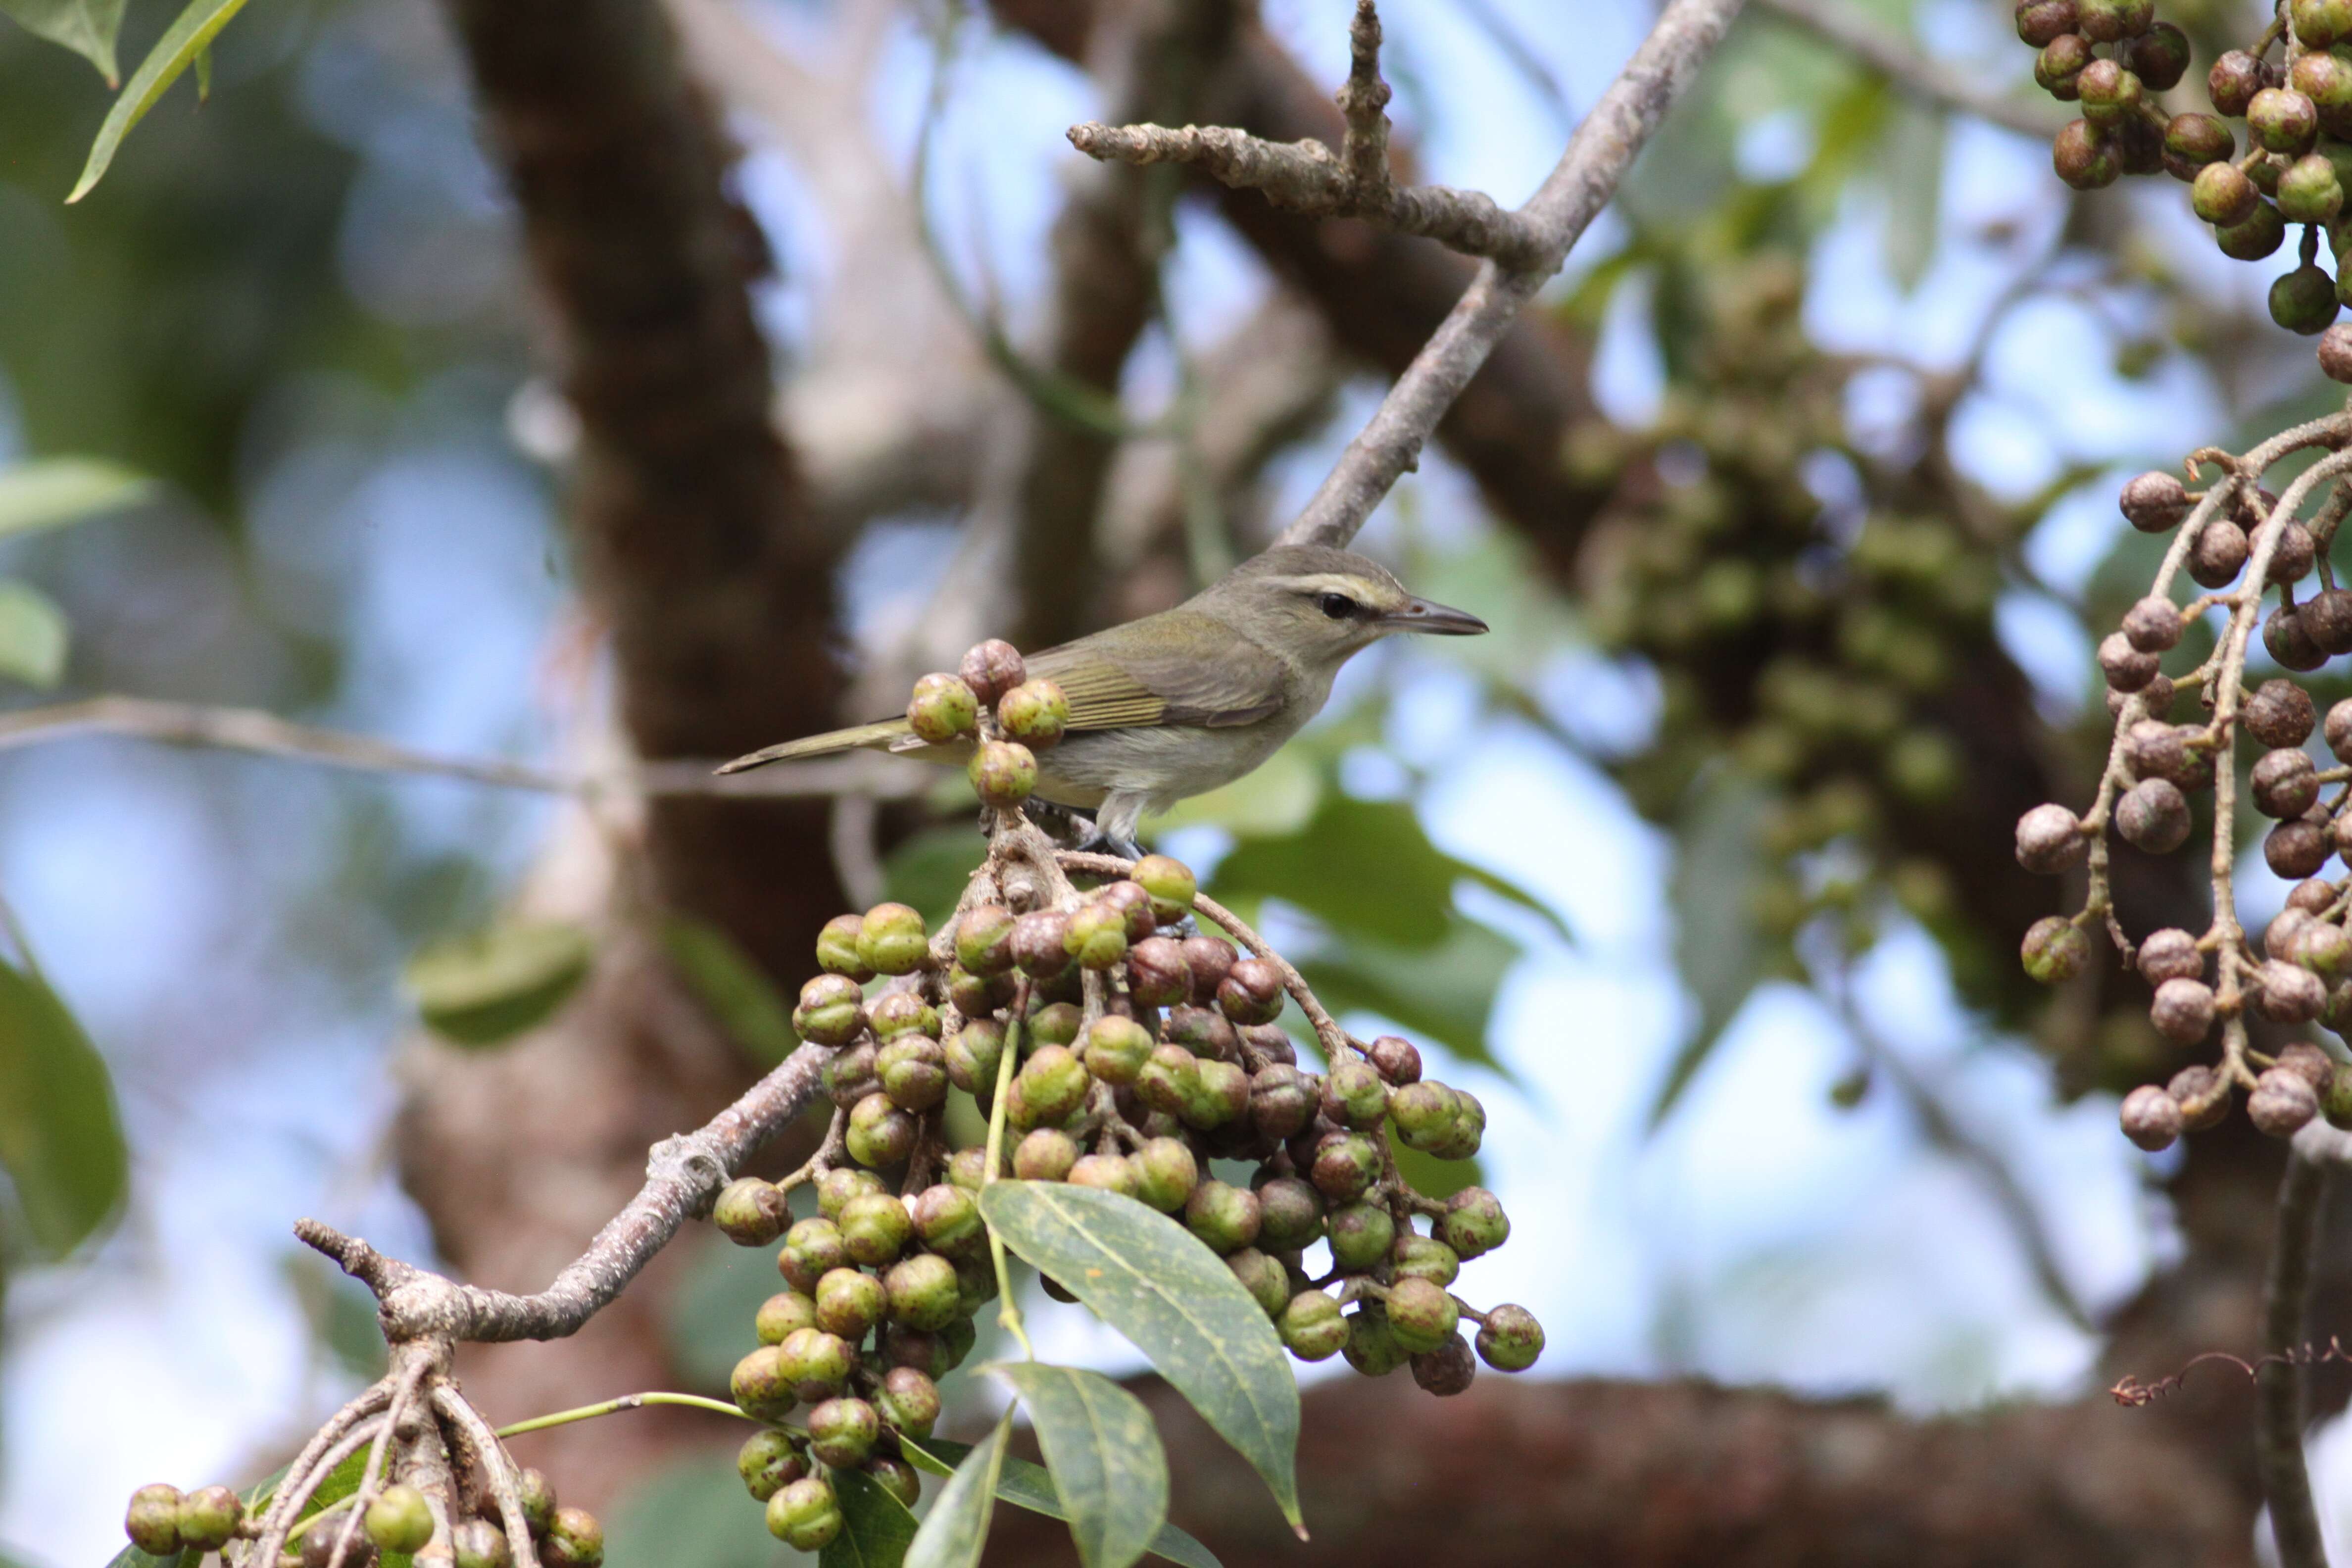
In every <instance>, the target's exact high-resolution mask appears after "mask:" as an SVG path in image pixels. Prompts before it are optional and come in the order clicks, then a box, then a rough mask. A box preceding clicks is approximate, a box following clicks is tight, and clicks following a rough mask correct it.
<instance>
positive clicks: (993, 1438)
mask: <svg viewBox="0 0 2352 1568" xmlns="http://www.w3.org/2000/svg"><path fill="white" fill-rule="evenodd" d="M1012 1425H1013V1413H1012V1412H1011V1411H1009V1410H1008V1411H1006V1412H1005V1413H1004V1416H1003V1419H1002V1420H1000V1421H998V1422H997V1424H996V1427H995V1430H993V1431H992V1432H990V1433H989V1435H988V1436H986V1437H985V1438H983V1439H982V1440H981V1442H980V1444H979V1446H978V1447H974V1448H973V1449H972V1450H971V1452H970V1453H967V1454H966V1455H965V1456H964V1458H963V1462H962V1463H961V1464H960V1465H958V1466H956V1468H955V1474H954V1475H953V1476H952V1477H950V1479H949V1480H948V1484H947V1485H946V1486H944V1487H941V1488H940V1495H939V1497H938V1498H937V1499H936V1500H934V1501H933V1502H932V1504H931V1511H930V1515H929V1518H927V1519H925V1520H924V1521H923V1527H922V1529H920V1530H919V1531H916V1532H915V1543H914V1544H913V1545H912V1546H910V1547H908V1549H907V1558H906V1561H907V1568H976V1565H977V1564H978V1563H979V1562H980V1554H981V1552H982V1550H984V1549H985V1548H986V1547H987V1545H988V1519H989V1515H990V1514H991V1513H992V1512H993V1511H994V1504H995V1499H996V1488H997V1482H998V1479H999V1478H1000V1476H1001V1475H1002V1474H1003V1468H1004V1437H1005V1433H1006V1431H1007V1429H1009V1428H1010V1427H1011V1426H1012Z"/></svg>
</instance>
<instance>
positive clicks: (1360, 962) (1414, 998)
mask: <svg viewBox="0 0 2352 1568" xmlns="http://www.w3.org/2000/svg"><path fill="white" fill-rule="evenodd" d="M1518 956H1519V950H1518V949H1517V947H1516V946H1514V945H1513V944H1512V942H1511V941H1510V939H1509V938H1508V937H1506V936H1503V935H1502V934H1500V933H1499V932H1497V931H1493V930H1491V929H1489V928H1488V927H1486V926H1483V925H1480V924H1479V923H1478V922H1477V921H1474V920H1469V919H1466V918H1465V917H1464V916H1461V915H1449V916H1448V917H1447V921H1446V927H1445V937H1444V941H1442V942H1439V943H1437V944H1436V945H1435V946H1432V947H1398V946H1393V945H1391V944H1389V943H1385V942H1377V941H1374V940H1373V939H1371V938H1370V937H1364V936H1357V937H1352V938H1349V939H1348V940H1347V941H1344V942H1335V943H1334V944H1332V947H1331V950H1330V951H1329V952H1325V953H1321V954H1318V956H1316V957H1314V958H1309V959H1303V960H1301V961H1300V963H1299V965H1298V972H1299V973H1300V974H1301V975H1303V976H1304V977H1305V978H1306V981H1307V984H1308V985H1309V986H1310V987H1312V988H1313V990H1314V992H1315V994H1316V995H1317V996H1318V998H1320V999H1321V1001H1322V1003H1323V1005H1325V1006H1326V1007H1328V1008H1329V1009H1331V1011H1332V1012H1334V1013H1346V1012H1349V1011H1350V1010H1353V1009H1357V1008H1361V1009H1363V1010H1364V1011H1366V1012H1370V1013H1377V1014H1379V1015H1380V1016H1381V1017H1383V1018H1389V1019H1392V1020H1394V1021H1395V1022H1396V1023H1398V1024H1401V1025H1402V1026H1404V1027H1405V1028H1407V1029H1410V1030H1412V1031H1413V1032H1415V1033H1417V1034H1422V1035H1426V1036H1427V1037H1430V1038H1431V1039H1433V1040H1435V1041H1437V1042H1438V1043H1439V1044H1441V1045H1443V1046H1444V1047H1445V1048H1446V1049H1447V1050H1449V1051H1451V1052H1453V1053H1454V1055H1455V1056H1457V1057H1460V1058H1462V1059H1463V1060H1465V1061H1469V1062H1475V1063H1477V1064H1478V1065H1479V1066H1481V1067H1484V1068H1490V1069H1491V1070H1493V1071H1495V1072H1497V1073H1501V1074H1503V1075H1504V1076H1505V1077H1509V1076H1510V1075H1509V1073H1508V1071H1507V1069H1506V1068H1504V1066H1503V1064H1502V1063H1501V1062H1500V1061H1498V1060H1496V1057H1495V1054H1494V1052H1493V1051H1492V1050H1490V1049H1489V1048H1488V1047H1487V1045H1486V1025H1487V1022H1488V1020H1489V1018H1490V1017H1491V1016H1493V1013H1494V1007H1495V992H1496V988H1497V987H1498V986H1500V985H1501V984H1502V982H1503V974H1504V972H1505V971H1507V970H1508V969H1509V968H1510V966H1511V964H1512V963H1514V962H1515V961H1516V960H1517V958H1518Z"/></svg>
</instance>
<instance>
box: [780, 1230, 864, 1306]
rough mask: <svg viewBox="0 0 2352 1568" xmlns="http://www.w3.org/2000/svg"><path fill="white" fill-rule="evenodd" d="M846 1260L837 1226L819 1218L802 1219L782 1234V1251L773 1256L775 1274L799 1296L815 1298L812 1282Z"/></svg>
mask: <svg viewBox="0 0 2352 1568" xmlns="http://www.w3.org/2000/svg"><path fill="white" fill-rule="evenodd" d="M848 1261H849V1249H848V1247H846V1246H845V1244H844V1243H843V1241H842V1237H841V1227H840V1226H836V1225H835V1224H834V1223H833V1221H831V1220H829V1219H825V1218H823V1217H821V1216H820V1217H817V1218H813V1219H804V1220H802V1221H801V1222H800V1223H798V1224H797V1225H795V1226H793V1228H792V1229H790V1230H788V1231H786V1232H784V1245H783V1248H782V1250H781V1251H779V1252H778V1253H777V1254H776V1271H777V1272H778V1273H780V1274H782V1276H783V1277H784V1279H785V1282H786V1283H787V1284H789V1285H791V1286H792V1288H793V1289H795V1290H798V1291H799V1292H800V1293H801V1294H803V1296H808V1297H811V1298H814V1296H815V1295H816V1282H817V1281H818V1280H820V1279H824V1276H825V1271H826V1270H827V1269H832V1268H840V1267H841V1266H842V1265H843V1264H845V1263H846V1262H848Z"/></svg>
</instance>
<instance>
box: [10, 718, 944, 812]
mask: <svg viewBox="0 0 2352 1568" xmlns="http://www.w3.org/2000/svg"><path fill="white" fill-rule="evenodd" d="M93 734H99V735H127V736H131V737H133V738H136V739H139V740H143V741H156V742H163V743H164V744H166V745H174V746H199V747H205V748H209V749H211V750H215V751H225V752H252V753H254V754H257V755H259V756H265V757H283V758H286V759H289V760H290V761H295V762H306V763H322V764H324V765H325V766H328V767H337V768H352V769H357V770H359V771H362V772H365V773H415V774H421V775H424V776H425V777H430V778H446V779H457V780H462V781H464V782H466V783H468V784H489V785H492V786H494V787H496V788H500V789H521V790H532V791H536V792H538V793H541V794H544V795H578V796H582V797H583V798H594V797H601V796H609V795H772V796H778V797H801V796H813V795H846V794H857V795H872V796H875V797H877V798H884V797H893V796H898V795H911V794H915V793H917V792H918V791H919V789H920V788H921V787H922V781H921V779H920V778H919V776H918V775H915V774H911V773H908V774H907V775H905V776H904V777H903V778H901V777H894V776H888V775H886V774H885V773H884V772H883V770H880V769H875V768H871V767H869V766H868V762H867V759H866V758H864V757H862V756H852V757H827V758H820V759H815V760H813V761H808V762H802V763H788V764H786V765H784V766H782V767H774V768H763V769H761V770H759V771H758V772H756V773H737V774H730V775H728V776H726V777H724V778H720V777H716V776H714V775H713V774H712V773H711V771H710V770H711V767H712V765H713V764H712V763H708V762H704V761H700V760H698V759H675V758H665V759H662V760H659V761H652V762H642V763H637V764H635V766H634V767H628V768H620V769H614V770H613V771H611V772H607V773H559V772H556V771H554V770H552V769H549V768H541V767H534V766H532V765H530V763H509V762H502V761H499V760H497V759H494V758H478V757H452V756H445V755H442V754H439V753H437V752H419V751H413V750H411V749H410V748H408V747H406V746H399V745H394V744H393V743H392V742H388V741H379V740H377V739H375V738H374V737H373V736H371V735H355V734H352V733H349V732H348V731H341V730H327V729H321V728H320V727H319V726H317V725H314V724H298V723H295V722H293V721H291V720H288V719H280V718H279V717H278V716H277V715H276V714H274V713H266V712H263V711H262V710H259V709H257V708H225V707H214V706H209V705H206V704H204V703H198V702H164V701H159V700H155V699H153V698H148V697H113V696H110V697H91V698H86V699H84V700H79V701H75V702H58V703H50V704H47V705H46V706H43V707H38V708H19V709H16V710H11V711H8V712H5V713H0V752H5V751H11V750H14V749H16V748H17V747H20V746H36V745H42V744H46V743H47V742H52V741H67V740H72V739H75V738H77V737H79V736H84V735H93Z"/></svg>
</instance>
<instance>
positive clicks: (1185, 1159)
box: [1134, 1138, 1201, 1214]
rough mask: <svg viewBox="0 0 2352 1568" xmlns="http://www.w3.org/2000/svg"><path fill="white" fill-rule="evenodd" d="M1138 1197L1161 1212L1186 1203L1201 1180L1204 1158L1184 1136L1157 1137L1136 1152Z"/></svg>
mask: <svg viewBox="0 0 2352 1568" xmlns="http://www.w3.org/2000/svg"><path fill="white" fill-rule="evenodd" d="M1134 1164H1135V1195H1136V1198H1137V1199H1138V1200H1139V1202H1141V1203H1142V1204H1144V1205H1146V1206H1148V1207H1150V1208H1155V1209H1158V1210H1159V1211H1160V1213H1161V1214H1173V1213H1175V1212H1176V1211H1177V1210H1178V1209H1181V1208H1182V1207H1183V1206H1184V1205H1185V1203H1186V1202H1187V1201H1188V1200H1189V1199H1190V1198H1191V1197H1192V1190H1193V1189H1194V1188H1195V1187H1197V1186H1199V1185H1200V1183H1201V1165H1200V1162H1199V1161H1198V1160H1196V1159H1194V1158H1193V1156H1192V1149H1191V1147H1190V1146H1189V1145H1187V1144H1186V1143H1185V1142H1183V1141H1182V1140H1181V1139H1177V1138H1154V1139H1152V1140H1151V1141H1150V1142H1148V1143H1146V1144H1144V1146H1143V1147H1142V1148H1140V1149H1138V1150H1137V1151H1136V1152H1135V1160H1134Z"/></svg>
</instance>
